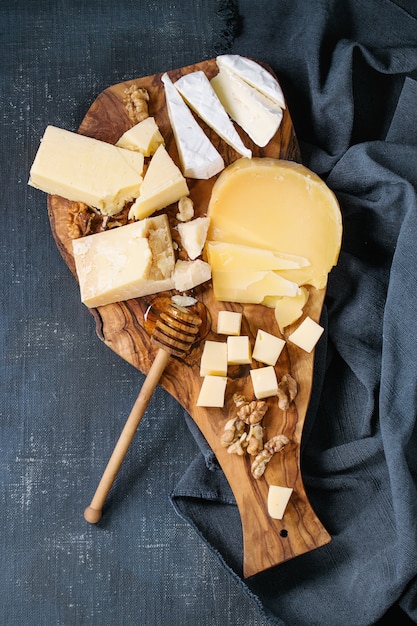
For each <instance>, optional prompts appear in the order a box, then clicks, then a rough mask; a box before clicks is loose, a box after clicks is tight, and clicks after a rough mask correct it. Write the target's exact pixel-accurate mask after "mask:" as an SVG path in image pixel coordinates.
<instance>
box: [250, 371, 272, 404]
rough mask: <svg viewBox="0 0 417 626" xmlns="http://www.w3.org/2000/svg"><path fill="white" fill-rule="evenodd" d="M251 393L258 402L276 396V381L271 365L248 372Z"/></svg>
mask: <svg viewBox="0 0 417 626" xmlns="http://www.w3.org/2000/svg"><path fill="white" fill-rule="evenodd" d="M250 376H251V379H252V385H253V392H254V394H255V397H256V398H257V399H258V400H263V399H264V398H270V397H271V396H277V395H278V380H277V375H276V373H275V370H274V368H273V366H272V365H266V366H265V367H260V368H259V369H253V370H251V371H250Z"/></svg>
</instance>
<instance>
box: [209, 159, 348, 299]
mask: <svg viewBox="0 0 417 626" xmlns="http://www.w3.org/2000/svg"><path fill="white" fill-rule="evenodd" d="M207 215H208V217H210V220H211V221H210V228H209V232H208V235H207V239H208V241H225V242H229V243H237V244H243V245H247V246H253V247H258V248H263V249H267V250H279V251H280V252H284V253H288V254H295V255H298V256H301V257H305V258H306V259H308V260H309V261H310V265H308V266H306V267H302V268H299V269H293V270H277V271H278V272H279V274H280V276H282V277H285V278H287V279H288V280H291V281H294V282H296V283H297V284H298V285H302V284H310V285H313V286H314V287H316V288H317V289H321V288H323V287H325V286H326V284H327V276H328V273H329V272H330V270H331V269H332V267H333V266H334V265H335V264H336V263H337V260H338V256H339V251H340V244H341V238H342V220H341V214H340V208H339V205H338V202H337V200H336V197H335V195H334V194H333V192H332V191H331V190H330V189H329V188H328V187H327V185H326V184H325V183H324V182H323V181H322V180H321V179H320V178H319V177H318V176H317V175H316V174H314V173H313V172H312V171H310V170H309V169H307V168H306V167H304V166H303V165H300V164H298V163H294V162H292V161H283V160H278V159H270V158H252V159H250V160H249V159H239V160H237V161H235V162H234V163H233V164H232V165H230V166H229V167H227V168H226V169H225V170H224V172H222V173H221V174H220V176H219V178H218V179H217V181H216V183H215V185H214V187H213V191H212V195H211V199H210V203H209V207H208V211H207ZM226 295H227V294H226ZM266 295H272V294H266ZM281 295H285V294H281ZM287 295H289V294H287ZM226 299H227V297H226Z"/></svg>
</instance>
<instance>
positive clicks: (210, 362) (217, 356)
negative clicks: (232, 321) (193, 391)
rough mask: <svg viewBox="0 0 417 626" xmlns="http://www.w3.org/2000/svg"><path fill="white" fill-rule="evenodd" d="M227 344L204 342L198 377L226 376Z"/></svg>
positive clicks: (222, 342)
mask: <svg viewBox="0 0 417 626" xmlns="http://www.w3.org/2000/svg"><path fill="white" fill-rule="evenodd" d="M226 374H227V344H226V343H225V342H224V341H210V340H206V341H205V342H204V347H203V353H202V355H201V361H200V376H226Z"/></svg>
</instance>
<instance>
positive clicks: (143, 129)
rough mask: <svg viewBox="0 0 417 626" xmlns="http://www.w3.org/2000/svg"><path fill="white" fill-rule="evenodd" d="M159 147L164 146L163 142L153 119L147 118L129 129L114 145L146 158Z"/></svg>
mask: <svg viewBox="0 0 417 626" xmlns="http://www.w3.org/2000/svg"><path fill="white" fill-rule="evenodd" d="M160 145H165V141H164V138H163V137H162V135H161V133H160V131H159V128H158V125H157V123H156V122H155V118H154V117H147V118H145V119H144V120H142V121H141V122H139V124H135V125H134V126H132V128H129V130H127V131H126V132H125V133H123V135H122V136H121V137H120V139H119V141H118V142H117V143H116V146H118V147H119V148H126V149H127V150H137V151H138V152H141V153H142V154H143V156H146V157H148V156H151V155H152V154H154V153H155V152H156V150H157V148H158V146H160Z"/></svg>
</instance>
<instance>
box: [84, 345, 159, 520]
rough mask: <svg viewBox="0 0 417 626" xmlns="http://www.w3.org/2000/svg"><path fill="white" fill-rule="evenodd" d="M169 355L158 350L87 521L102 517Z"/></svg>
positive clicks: (88, 510)
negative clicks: (112, 487) (106, 502)
mask: <svg viewBox="0 0 417 626" xmlns="http://www.w3.org/2000/svg"><path fill="white" fill-rule="evenodd" d="M169 357H170V354H169V352H167V351H166V350H163V349H162V348H160V349H159V350H158V352H157V354H156V357H155V360H154V362H153V363H152V366H151V369H150V370H149V373H148V375H147V377H146V379H145V382H144V383H143V386H142V389H141V390H140V393H139V395H138V397H137V399H136V402H135V404H134V405H133V408H132V410H131V412H130V415H129V417H128V418H127V420H126V424H125V425H124V428H123V430H122V432H121V434H120V437H119V439H118V441H117V443H116V446H115V448H114V450H113V453H112V455H111V457H110V459H109V461H108V463H107V466H106V469H105V470H104V472H103V475H102V477H101V480H100V482H99V484H98V487H97V489H96V492H95V494H94V497H93V499H92V500H91V503H90V505H89V506H88V507H87V508H86V509H85V511H84V518H85V519H86V520H87V522H90V524H96V523H97V522H98V521H99V520H100V518H101V515H102V509H103V506H104V502H105V500H106V498H107V495H108V493H109V491H110V489H111V486H112V484H113V482H114V479H115V478H116V476H117V473H118V471H119V469H120V466H121V464H122V462H123V459H124V458H125V456H126V453H127V451H128V449H129V446H130V444H131V442H132V440H133V437H134V436H135V433H136V430H137V428H138V426H139V423H140V421H141V419H142V417H143V414H144V413H145V411H146V407H147V406H148V404H149V400H150V399H151V397H152V393H153V391H154V389H155V387H156V386H157V384H158V382H159V380H160V378H161V376H162V373H163V371H164V369H165V367H166V365H167V363H168V360H169Z"/></svg>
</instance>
